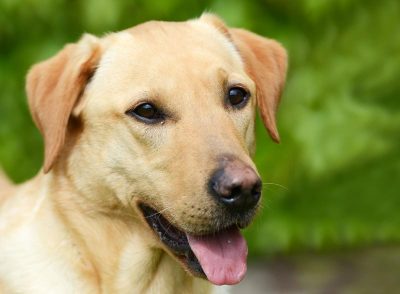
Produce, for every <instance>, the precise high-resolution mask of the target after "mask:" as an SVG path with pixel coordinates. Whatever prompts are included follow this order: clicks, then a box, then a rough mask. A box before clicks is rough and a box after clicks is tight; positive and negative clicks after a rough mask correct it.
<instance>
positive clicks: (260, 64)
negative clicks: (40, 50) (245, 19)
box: [27, 14, 286, 284]
mask: <svg viewBox="0 0 400 294" xmlns="http://www.w3.org/2000/svg"><path fill="white" fill-rule="evenodd" d="M285 74H286V53H285V50H284V49H283V48H282V47H281V46H280V45H279V44H278V43H277V42H275V41H273V40H270V39H266V38H263V37H260V36H258V35H255V34H253V33H250V32H248V31H245V30H241V29H230V28H227V27H226V26H225V25H224V23H223V22H222V21H221V20H219V19H218V18H217V17H215V16H213V15H209V14H206V15H203V16H202V17H201V18H200V19H198V20H191V21H188V22H182V23H167V22H149V23H145V24H142V25H139V26H137V27H134V28H132V29H129V30H126V31H122V32H119V33H115V34H110V35H107V36H106V37H104V38H102V39H98V38H96V37H93V36H90V35H87V36H85V37H83V38H82V39H81V40H80V41H79V42H78V43H76V44H71V45H68V46H66V47H65V48H64V49H63V50H62V51H61V52H60V53H58V54H57V55H56V56H55V57H53V58H51V59H49V60H47V61H44V62H42V63H40V64H38V65H36V66H34V67H33V68H32V69H31V71H30V73H29V75H28V79H27V92H28V98H29V105H30V109H31V112H32V115H33V118H34V121H35V123H36V125H37V126H38V128H39V129H40V131H41V133H42V134H43V136H44V140H45V163H44V172H46V173H47V172H49V171H50V170H52V169H53V172H58V173H59V172H60V171H62V172H65V173H67V174H68V175H69V177H70V178H71V180H72V181H73V182H74V185H75V187H76V189H78V190H80V192H81V193H80V194H81V195H89V196H87V197H88V198H89V199H90V201H91V203H92V205H94V207H98V208H99V209H107V210H108V211H112V210H115V211H126V210H129V213H131V214H132V212H133V211H134V213H135V214H136V213H138V214H139V215H141V216H142V220H143V223H147V224H148V225H149V226H148V228H147V229H151V230H154V232H155V233H156V234H154V240H156V241H155V246H158V247H159V248H163V249H164V250H166V251H167V252H168V253H169V254H171V256H173V257H174V258H176V259H177V260H179V261H180V262H181V263H182V265H183V266H184V267H185V268H186V269H188V270H189V271H190V272H191V273H193V274H194V275H197V276H203V277H204V276H206V277H207V278H208V279H209V280H210V281H211V282H213V283H215V284H234V283H237V282H239V281H240V280H241V278H242V277H243V275H244V273H245V270H246V263H245V259H246V255H247V247H246V243H245V241H244V239H243V238H242V236H241V235H240V233H239V228H242V227H245V226H247V225H248V224H249V223H250V221H251V219H252V218H253V216H254V214H255V212H256V210H257V207H258V204H259V200H260V195H261V186H262V185H261V181H260V179H259V176H258V173H257V171H256V168H255V165H254V163H253V162H252V160H251V155H252V153H253V152H254V148H255V142H254V140H255V138H254V122H255V113H256V107H257V105H258V108H259V110H260V112H261V117H262V120H263V122H264V124H265V126H266V128H267V130H268V132H269V134H270V135H271V137H272V139H273V140H274V141H279V135H278V132H277V128H276V123H275V113H276V110H277V106H278V103H279V97H280V94H281V90H282V88H283V85H284V80H285Z"/></svg>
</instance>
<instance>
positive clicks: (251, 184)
mask: <svg viewBox="0 0 400 294" xmlns="http://www.w3.org/2000/svg"><path fill="white" fill-rule="evenodd" d="M209 187H210V192H211V194H212V195H214V196H215V197H216V199H217V200H218V201H219V202H220V203H222V204H223V205H225V207H227V208H228V209H230V210H232V211H236V212H241V211H246V210H249V209H252V208H254V207H255V206H256V205H257V203H258V201H259V200H260V197H261V188H262V184H261V180H260V178H259V177H258V175H257V174H256V172H255V171H254V169H253V168H251V167H250V166H248V165H247V164H245V163H244V162H242V161H240V160H238V159H229V160H225V161H224V164H223V167H222V168H220V169H218V170H217V171H216V172H214V174H213V175H212V177H211V179H210V181H209Z"/></svg>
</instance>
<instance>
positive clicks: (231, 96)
mask: <svg viewBox="0 0 400 294" xmlns="http://www.w3.org/2000/svg"><path fill="white" fill-rule="evenodd" d="M249 97H250V93H249V92H247V90H245V89H243V88H241V87H232V88H230V89H229V91H228V102H229V104H230V105H232V106H233V107H235V108H242V107H244V106H245V105H246V103H247V101H248V100H249Z"/></svg>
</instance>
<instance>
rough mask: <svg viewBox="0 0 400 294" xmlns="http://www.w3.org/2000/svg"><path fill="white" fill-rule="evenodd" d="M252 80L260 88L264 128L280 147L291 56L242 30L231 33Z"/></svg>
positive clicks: (258, 93)
mask: <svg viewBox="0 0 400 294" xmlns="http://www.w3.org/2000/svg"><path fill="white" fill-rule="evenodd" d="M229 31H230V34H231V36H232V40H233V42H234V44H235V46H236V48H237V49H238V50H239V53H240V55H241V56H242V58H243V61H244V63H245V66H246V70H247V72H248V74H249V75H250V77H251V78H252V79H253V80H254V82H255V83H256V87H257V104H258V107H259V109H260V112H261V118H262V121H263V122H264V126H265V127H266V128H267V130H268V132H269V134H270V136H271V137H272V139H273V140H274V141H275V142H277V143H279V141H280V139H279V133H278V129H277V127H276V112H277V109H278V105H279V101H280V97H281V94H282V90H283V87H284V85H285V80H286V69H287V54H286V50H285V49H284V48H283V47H282V45H280V44H279V43H278V42H276V41H274V40H271V39H267V38H264V37H261V36H258V35H256V34H254V33H251V32H248V31H246V30H242V29H230V30H229Z"/></svg>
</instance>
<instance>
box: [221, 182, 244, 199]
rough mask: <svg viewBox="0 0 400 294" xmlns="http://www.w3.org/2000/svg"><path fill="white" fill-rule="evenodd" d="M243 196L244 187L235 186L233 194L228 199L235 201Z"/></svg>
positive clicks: (232, 190) (232, 189)
mask: <svg viewBox="0 0 400 294" xmlns="http://www.w3.org/2000/svg"><path fill="white" fill-rule="evenodd" d="M241 194H242V187H241V186H240V185H235V186H233V187H232V188H231V193H230V194H229V195H228V197H225V198H228V199H235V198H237V197H240V195H241Z"/></svg>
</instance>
